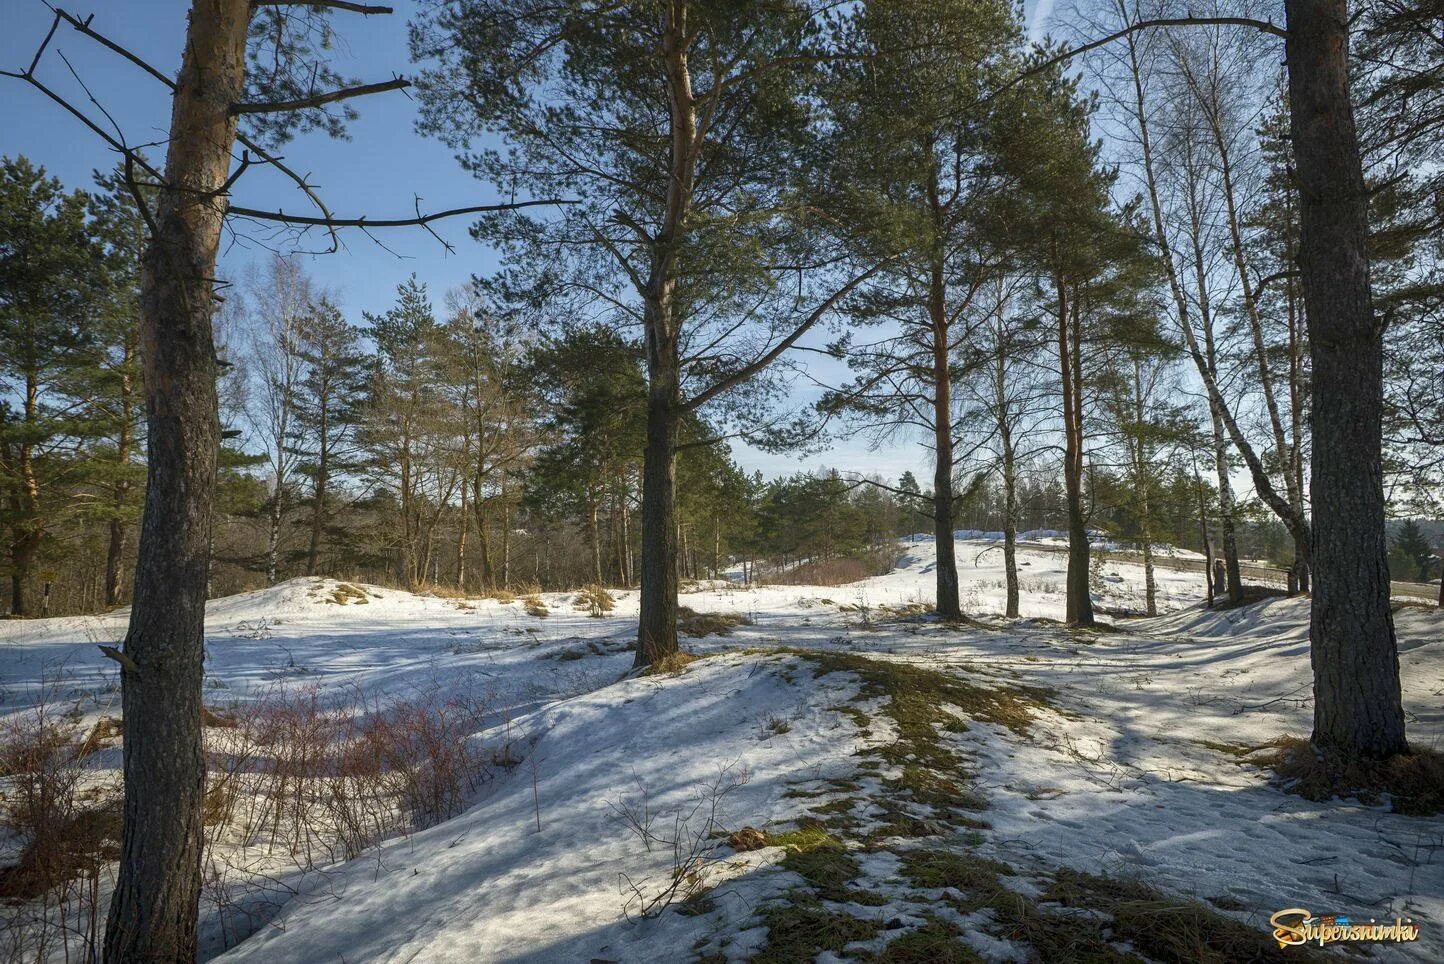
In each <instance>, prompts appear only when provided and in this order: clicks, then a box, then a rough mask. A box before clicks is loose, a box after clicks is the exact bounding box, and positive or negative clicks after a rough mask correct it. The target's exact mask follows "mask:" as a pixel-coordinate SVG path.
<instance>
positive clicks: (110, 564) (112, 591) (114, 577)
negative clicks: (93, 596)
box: [105, 493, 125, 609]
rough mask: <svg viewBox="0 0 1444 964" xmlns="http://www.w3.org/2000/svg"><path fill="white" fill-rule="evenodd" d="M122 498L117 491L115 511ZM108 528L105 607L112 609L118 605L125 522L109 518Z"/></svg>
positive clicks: (123, 554)
mask: <svg viewBox="0 0 1444 964" xmlns="http://www.w3.org/2000/svg"><path fill="white" fill-rule="evenodd" d="M124 500H125V497H124V496H123V495H120V494H119V493H117V495H116V499H115V502H116V505H115V506H114V508H115V509H116V510H117V511H118V510H119V509H120V506H121V505H122V504H123V503H124ZM109 529H110V532H109V534H108V535H107V538H106V546H105V608H107V609H114V608H115V607H116V606H119V605H120V567H121V562H122V560H123V559H124V558H125V523H124V522H123V521H122V520H121V519H119V518H113V519H111V520H110V525H109Z"/></svg>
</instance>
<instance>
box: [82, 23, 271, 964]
mask: <svg viewBox="0 0 1444 964" xmlns="http://www.w3.org/2000/svg"><path fill="white" fill-rule="evenodd" d="M249 21H250V4H249V2H248V0H195V2H194V3H193V4H192V9H191V15H190V22H189V25H188V27H187V30H186V43H185V51H184V57H183V60H182V63H181V71H180V75H179V77H178V78H177V84H176V89H175V95H174V99H173V105H172V113H171V125H170V137H169V139H168V144H169V148H168V150H167V155H166V168H165V185H163V186H162V187H161V188H160V190H159V197H158V201H159V205H158V210H157V212H156V219H155V220H156V232H155V237H154V238H152V240H151V244H150V246H149V248H148V250H147V251H146V255H145V259H144V264H143V273H142V290H143V294H142V315H141V346H142V357H143V360H144V369H145V392H146V414H147V420H148V428H149V433H148V442H149V459H148V470H147V488H146V497H145V514H144V517H143V521H142V524H141V533H140V547H139V557H138V559H137V563H136V575H135V587H134V602H133V603H132V606H131V612H130V629H129V632H128V633H127V635H126V639H125V652H124V659H123V662H122V667H123V668H122V672H121V681H122V690H121V693H122V696H121V702H122V707H123V710H124V715H125V735H126V738H125V743H124V751H123V755H124V774H125V807H124V818H123V821H122V833H121V857H120V870H119V875H118V878H117V880H116V886H115V891H114V895H113V897H112V899H111V903H110V915H109V919H108V921H107V924H106V931H105V950H104V959H105V960H107V961H178V962H179V961H187V962H189V961H194V960H195V958H196V949H197V948H196V921H197V913H198V902H199V899H200V885H201V838H202V826H201V801H202V796H203V793H204V789H205V761H204V758H203V756H202V752H201V679H202V661H203V655H204V650H203V642H204V623H205V603H206V578H207V570H208V568H209V562H210V537H211V522H212V518H211V513H212V507H213V502H214V497H215V486H216V453H217V449H218V448H219V444H220V422H219V418H218V415H217V406H216V358H215V344H214V340H213V337H212V331H211V312H212V310H213V308H214V304H215V303H214V300H213V294H212V285H213V284H214V278H215V276H216V270H215V269H216V252H217V248H218V245H219V242H220V237H221V222H222V217H223V215H224V210H225V200H224V197H223V195H222V194H221V193H220V189H221V186H222V185H223V184H224V183H225V180H226V174H227V168H228V166H229V162H230V156H231V155H230V152H231V146H232V144H233V142H234V138H235V133H236V122H235V118H234V117H233V116H232V115H231V113H230V108H231V105H232V104H234V103H236V102H237V101H239V100H240V99H241V94H242V86H243V81H244V77H245V48H246V34H247V27H248V24H249Z"/></svg>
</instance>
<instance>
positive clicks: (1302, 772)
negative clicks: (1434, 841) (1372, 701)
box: [1255, 737, 1444, 816]
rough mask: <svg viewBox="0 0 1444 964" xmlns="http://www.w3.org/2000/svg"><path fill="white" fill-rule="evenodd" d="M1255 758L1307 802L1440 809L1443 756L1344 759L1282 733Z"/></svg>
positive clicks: (1422, 812) (1424, 811)
mask: <svg viewBox="0 0 1444 964" xmlns="http://www.w3.org/2000/svg"><path fill="white" fill-rule="evenodd" d="M1273 746H1274V747H1276V749H1275V750H1274V751H1273V752H1271V753H1268V754H1264V755H1261V756H1258V757H1256V758H1255V760H1256V761H1257V762H1259V763H1261V764H1262V765H1264V766H1267V767H1270V768H1272V769H1273V771H1274V773H1275V774H1276V775H1277V777H1278V781H1279V785H1280V786H1281V787H1283V789H1285V790H1287V791H1288V792H1289V793H1297V794H1298V795H1299V796H1301V797H1303V798H1305V799H1307V800H1328V799H1330V798H1332V797H1357V798H1358V799H1360V800H1362V801H1363V802H1364V803H1367V804H1370V805H1373V804H1377V803H1378V802H1380V801H1381V800H1382V799H1384V798H1385V797H1387V798H1388V799H1389V802H1390V805H1391V806H1392V807H1393V809H1394V810H1395V811H1396V812H1398V813H1407V814H1412V815H1414V816H1427V815H1430V814H1436V813H1440V812H1444V754H1441V753H1439V752H1437V751H1435V750H1415V751H1414V752H1412V753H1407V754H1399V755H1398V756H1393V757H1390V758H1389V759H1387V760H1359V759H1352V760H1345V759H1340V758H1339V757H1338V756H1337V755H1334V754H1328V753H1321V752H1319V751H1318V749H1316V748H1315V747H1314V745H1313V744H1312V743H1310V742H1309V741H1308V740H1305V739H1303V738H1301V737H1286V738H1284V739H1281V740H1278V741H1276V742H1275V743H1274V744H1273Z"/></svg>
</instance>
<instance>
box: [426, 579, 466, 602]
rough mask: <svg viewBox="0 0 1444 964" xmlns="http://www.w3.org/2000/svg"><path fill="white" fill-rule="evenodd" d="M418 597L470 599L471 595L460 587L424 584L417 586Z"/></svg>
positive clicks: (431, 583)
mask: <svg viewBox="0 0 1444 964" xmlns="http://www.w3.org/2000/svg"><path fill="white" fill-rule="evenodd" d="M416 594H417V595H418V596H435V597H436V598H437V599H470V598H471V594H470V593H468V592H467V591H466V590H465V589H462V588H461V587H460V586H448V585H446V584H445V583H440V582H423V583H420V584H419V585H417V587H416Z"/></svg>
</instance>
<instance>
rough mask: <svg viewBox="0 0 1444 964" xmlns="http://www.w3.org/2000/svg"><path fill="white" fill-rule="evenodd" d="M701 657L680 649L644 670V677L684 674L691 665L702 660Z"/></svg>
mask: <svg viewBox="0 0 1444 964" xmlns="http://www.w3.org/2000/svg"><path fill="white" fill-rule="evenodd" d="M701 658H702V657H700V656H693V655H692V654H691V653H684V652H682V651H681V650H680V649H679V650H677V652H675V653H668V654H667V655H666V656H664V657H662V658H661V659H659V660H657V662H655V663H653V664H652V665H651V666H648V667H647V668H646V669H644V670H642V675H643V676H669V675H674V674H677V673H680V672H682V671H683V670H685V669H686V668H687V667H688V666H689V665H690V664H692V663H695V662H697V660H699V659H701Z"/></svg>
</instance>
